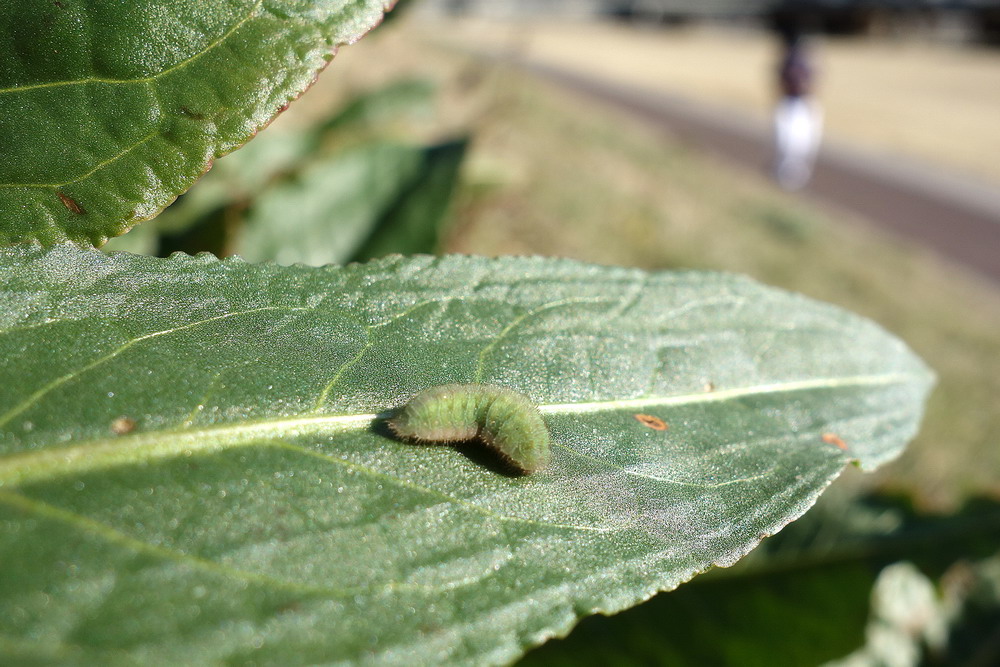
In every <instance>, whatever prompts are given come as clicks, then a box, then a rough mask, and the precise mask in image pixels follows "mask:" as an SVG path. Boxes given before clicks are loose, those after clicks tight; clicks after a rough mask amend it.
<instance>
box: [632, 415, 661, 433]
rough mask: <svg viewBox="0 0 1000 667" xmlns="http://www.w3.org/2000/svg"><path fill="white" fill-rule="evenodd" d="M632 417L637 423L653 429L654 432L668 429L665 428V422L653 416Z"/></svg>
mask: <svg viewBox="0 0 1000 667" xmlns="http://www.w3.org/2000/svg"><path fill="white" fill-rule="evenodd" d="M632 416H633V417H635V420H636V421H637V422H639V423H640V424H642V425H643V426H646V427H648V428H651V429H653V430H654V431H666V430H667V428H669V427H668V426H667V422H665V421H663V420H662V419H660V418H659V417H654V416H653V415H643V414H637V415H632Z"/></svg>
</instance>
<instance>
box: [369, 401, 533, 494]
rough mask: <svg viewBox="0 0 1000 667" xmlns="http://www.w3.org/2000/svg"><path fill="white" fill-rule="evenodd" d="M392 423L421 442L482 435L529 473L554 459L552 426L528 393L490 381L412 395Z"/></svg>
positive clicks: (402, 435)
mask: <svg viewBox="0 0 1000 667" xmlns="http://www.w3.org/2000/svg"><path fill="white" fill-rule="evenodd" d="M388 423H389V428H390V429H392V431H393V433H395V434H396V435H397V436H399V437H400V438H403V439H405V440H412V441H415V442H442V443H447V442H465V441H469V440H478V441H480V442H482V443H483V444H484V445H486V446H487V447H489V448H490V449H491V450H493V451H494V452H496V454H497V455H499V456H500V458H501V459H503V460H504V461H505V462H506V463H508V464H509V465H510V466H511V467H512V468H515V469H517V470H518V471H519V472H521V473H522V474H529V473H532V472H535V471H536V470H539V469H541V468H544V467H545V466H546V465H547V464H548V463H549V460H550V459H551V451H550V448H549V430H548V428H546V426H545V422H544V421H542V415H541V414H540V413H539V412H538V408H537V407H536V406H535V405H534V404H533V403H532V402H531V401H530V400H529V399H528V397H527V396H525V395H524V394H519V393H518V392H516V391H513V390H511V389H507V388H505V387H497V386H495V385H488V384H446V385H441V386H437V387H430V388H428V389H424V390H423V391H421V392H419V393H418V394H417V395H416V396H414V397H413V398H411V399H410V400H409V401H408V402H407V403H406V405H404V406H403V408H402V409H401V410H400V412H399V414H397V415H396V416H395V417H392V418H391V419H389V422H388Z"/></svg>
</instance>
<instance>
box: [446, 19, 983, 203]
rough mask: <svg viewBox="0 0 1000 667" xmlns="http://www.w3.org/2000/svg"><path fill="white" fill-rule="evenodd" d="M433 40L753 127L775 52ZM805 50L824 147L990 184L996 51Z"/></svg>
mask: <svg viewBox="0 0 1000 667" xmlns="http://www.w3.org/2000/svg"><path fill="white" fill-rule="evenodd" d="M426 29H427V30H432V28H431V27H429V26H428V27H427V28H426ZM433 30H435V31H440V32H441V33H443V34H445V35H447V37H446V39H447V40H448V41H449V42H450V43H452V44H456V45H461V46H463V47H465V48H476V49H479V50H484V51H485V50H492V51H494V52H495V51H504V52H507V53H514V54H517V55H520V56H522V57H525V58H528V59H531V60H536V61H539V62H542V63H547V64H551V65H556V66H559V67H562V68H566V69H570V70H575V71H579V72H585V73H589V74H591V75H593V76H597V77H604V78H608V79H611V80H614V81H618V82H621V83H626V84H629V85H632V86H635V87H637V88H641V89H647V90H650V91H666V92H671V93H675V94H680V95H682V96H685V97H688V98H691V99H696V100H702V101H705V102H708V103H711V104H715V105H719V106H723V107H727V108H732V109H735V110H739V111H740V112H742V113H745V114H748V115H751V116H754V117H757V118H765V117H766V116H767V115H768V114H769V112H770V107H771V104H772V102H773V99H774V83H773V70H774V65H775V61H776V58H777V55H778V51H777V46H776V44H775V42H774V40H773V38H771V37H770V36H769V35H767V34H765V33H763V32H759V31H751V30H736V29H720V28H686V29H674V30H662V29H644V30H643V29H636V28H630V27H627V26H623V25H618V24H612V23H591V22H580V23H566V22H561V23H556V22H546V23H538V22H535V23H530V24H528V23H523V24H513V23H508V24H503V23H495V22H492V23H486V22H468V21H466V22H455V23H450V24H448V25H447V27H445V28H443V29H442V28H440V27H435V28H433ZM815 46H816V55H817V60H818V62H819V68H818V69H819V72H820V77H819V79H818V81H819V96H820V98H821V100H822V103H823V106H824V109H825V112H826V126H827V135H828V136H829V137H830V138H832V139H836V140H841V141H847V142H849V143H853V144H858V145H861V146H865V147H867V148H871V149H876V150H882V151H885V152H889V153H895V154H899V155H903V156H913V157H916V158H920V159H922V160H925V161H927V162H929V163H932V164H941V165H947V166H949V167H951V168H954V169H955V170H958V171H960V172H966V173H969V174H972V175H976V176H978V177H981V178H983V179H985V180H987V181H992V182H994V183H997V184H1000V160H997V159H996V156H997V155H998V154H1000V51H998V50H996V49H992V50H990V49H984V48H978V49H977V48H972V47H959V46H942V45H928V44H917V43H913V42H888V43H887V42H868V41H860V40H855V41H851V40H843V39H841V40H817V42H816V45H815Z"/></svg>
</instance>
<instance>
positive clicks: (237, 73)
mask: <svg viewBox="0 0 1000 667" xmlns="http://www.w3.org/2000/svg"><path fill="white" fill-rule="evenodd" d="M390 4H391V3H389V1H388V0H331V1H330V2H316V1H314V0H268V1H267V2H265V1H264V0H201V1H199V2H191V1H190V0H142V1H136V2H129V3H125V4H123V3H121V2H111V1H109V0H92V1H91V2H86V3H84V2H76V1H74V2H51V1H50V0H18V1H17V2H8V3H4V6H3V8H0V147H2V152H3V156H4V159H3V160H2V161H0V243H3V244H9V243H13V242H19V241H26V240H35V241H40V242H42V243H45V244H52V243H56V242H60V241H64V240H69V241H73V242H74V243H77V244H93V245H100V244H101V243H103V242H104V240H106V239H107V238H108V237H111V236H115V235H118V234H121V233H123V232H124V231H126V230H127V229H128V228H129V227H131V226H132V225H134V224H136V223H137V222H139V221H141V220H145V219H147V218H151V217H153V216H154V215H156V213H157V212H159V210H160V209H162V208H163V207H164V206H166V205H167V204H168V203H169V202H170V201H171V200H173V199H174V197H176V196H177V195H178V194H180V193H181V192H183V191H184V190H186V189H187V188H188V187H190V185H191V184H192V183H193V182H194V181H195V179H196V178H197V177H198V176H199V175H200V174H202V173H203V172H204V171H205V170H206V169H207V168H208V167H209V165H210V164H211V162H212V160H213V159H215V158H217V157H218V156H220V155H223V154H225V153H227V152H229V151H232V150H233V149H235V148H237V147H239V146H240V145H241V144H243V143H244V142H246V141H247V140H248V139H249V138H250V137H251V136H253V134H254V133H255V132H257V130H258V129H260V128H261V127H263V126H264V125H265V124H266V123H267V122H268V121H269V120H270V119H272V118H273V117H274V116H275V115H276V114H277V113H279V112H280V111H281V110H282V109H283V108H284V107H285V106H287V104H288V103H289V102H290V101H291V100H292V99H294V98H295V97H296V96H297V95H299V94H300V93H301V92H302V91H303V90H305V88H306V87H308V85H309V84H310V83H311V82H312V81H313V80H314V78H315V77H316V75H317V73H318V72H319V70H320V69H322V68H323V67H324V66H325V65H326V63H327V62H328V61H329V59H330V58H331V54H332V53H333V52H335V51H336V48H337V47H338V46H339V45H341V44H345V43H348V42H351V41H354V40H356V39H358V38H359V37H360V36H361V35H363V34H364V33H365V32H367V31H368V30H369V29H370V28H371V27H372V26H373V25H375V24H376V23H377V22H378V21H379V20H380V19H381V17H382V13H383V11H384V9H385V8H386V7H388V6H390Z"/></svg>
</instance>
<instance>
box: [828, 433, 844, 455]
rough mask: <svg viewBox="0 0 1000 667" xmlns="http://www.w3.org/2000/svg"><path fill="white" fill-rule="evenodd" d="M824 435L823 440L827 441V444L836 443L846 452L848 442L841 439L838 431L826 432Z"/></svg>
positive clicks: (835, 444)
mask: <svg viewBox="0 0 1000 667" xmlns="http://www.w3.org/2000/svg"><path fill="white" fill-rule="evenodd" d="M822 437H823V442H825V443H826V444H828V445H834V446H836V447H839V448H840V449H843V450H844V451H845V452H846V451H847V443H846V442H844V441H843V440H841V439H840V436H838V435H837V434H836V433H824V434H823V436H822Z"/></svg>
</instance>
